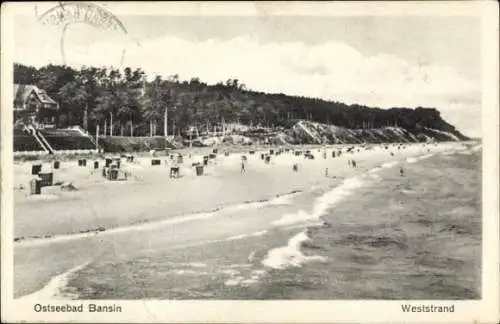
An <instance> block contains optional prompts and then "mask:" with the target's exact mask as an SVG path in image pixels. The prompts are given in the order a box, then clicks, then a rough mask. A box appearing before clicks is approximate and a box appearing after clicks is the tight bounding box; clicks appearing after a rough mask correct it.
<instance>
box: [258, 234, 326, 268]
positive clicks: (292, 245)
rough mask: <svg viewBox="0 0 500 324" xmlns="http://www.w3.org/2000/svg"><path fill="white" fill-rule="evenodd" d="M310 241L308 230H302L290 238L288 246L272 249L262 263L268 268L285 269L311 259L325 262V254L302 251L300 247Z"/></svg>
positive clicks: (299, 265)
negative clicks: (319, 254) (306, 253)
mask: <svg viewBox="0 0 500 324" xmlns="http://www.w3.org/2000/svg"><path fill="white" fill-rule="evenodd" d="M308 241H310V238H309V236H308V235H307V233H306V231H302V232H300V233H299V234H297V235H295V236H294V237H292V238H291V239H290V240H288V244H287V245H286V246H283V247H279V248H276V249H272V250H270V251H269V252H268V253H267V255H266V257H265V258H264V259H263V260H262V262H261V263H262V265H264V266H265V267H268V268H272V269H285V268H289V267H301V266H302V264H304V263H306V262H310V261H320V262H325V261H326V258H325V257H323V256H318V255H312V256H306V255H304V254H303V253H302V251H301V250H300V249H301V247H302V245H303V244H304V243H305V242H308Z"/></svg>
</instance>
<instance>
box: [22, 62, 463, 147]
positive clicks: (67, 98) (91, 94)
mask: <svg viewBox="0 0 500 324" xmlns="http://www.w3.org/2000/svg"><path fill="white" fill-rule="evenodd" d="M14 83H18V84H34V85H36V86H38V87H39V88H41V89H44V90H46V91H47V93H48V95H49V96H51V97H52V98H53V99H54V100H56V101H57V102H58V103H59V104H60V107H61V110H60V115H59V117H58V119H57V126H59V127H66V126H69V125H80V126H83V127H84V128H87V129H88V131H89V132H91V133H94V132H95V129H96V125H97V124H99V126H100V129H101V132H102V130H103V128H104V127H106V129H107V133H108V134H109V127H110V124H111V120H112V123H113V134H115V135H126V136H128V135H134V136H148V135H150V134H151V133H152V132H153V133H155V134H157V135H163V132H164V120H165V118H164V117H165V109H168V116H167V120H168V125H167V126H168V127H167V133H168V134H175V135H178V134H183V133H184V132H185V131H186V130H187V129H188V127H189V126H197V127H198V128H200V129H205V127H207V126H208V127H209V128H210V129H212V128H213V127H214V126H215V125H220V124H221V123H222V122H224V123H240V124H244V125H253V126H263V127H276V126H282V127H285V128H290V127H292V126H293V125H294V124H295V122H296V121H297V120H309V121H313V122H318V123H323V124H332V125H336V126H341V127H345V128H348V129H377V128H382V127H387V126H395V127H400V128H403V129H406V130H408V131H410V132H420V131H421V130H423V129H425V128H432V129H437V130H441V131H446V132H449V133H451V134H454V135H456V136H457V137H459V138H460V139H466V137H465V136H463V135H462V134H460V132H458V130H456V129H455V127H453V126H452V125H450V124H448V123H446V122H445V121H444V120H443V119H442V118H441V117H440V113H439V111H438V110H437V109H435V108H422V107H416V108H415V109H410V108H407V107H398V108H392V109H380V108H376V107H367V106H362V105H346V104H344V103H341V102H331V101H326V100H322V99H318V98H306V97H299V96H289V95H285V94H283V93H280V94H269V93H262V92H256V91H252V90H249V89H246V87H245V84H243V83H242V82H241V81H240V80H237V79H229V80H226V81H225V82H219V83H217V84H215V85H208V84H206V83H204V82H202V81H201V80H199V79H198V78H192V79H191V80H190V81H189V82H188V81H180V80H179V78H178V76H177V75H173V76H169V77H168V78H166V79H163V78H162V77H159V76H158V77H156V78H155V79H154V80H153V81H152V82H147V81H146V73H145V72H144V71H142V70H140V69H136V70H132V69H130V68H125V69H123V70H118V69H106V68H95V67H84V68H81V69H80V70H75V69H73V68H71V67H68V66H59V65H47V66H44V67H42V68H40V69H36V68H34V67H30V66H24V65H21V64H15V65H14ZM86 113H87V117H88V118H85V115H86ZM86 119H87V120H88V124H87V125H85V122H84V121H85V120H86Z"/></svg>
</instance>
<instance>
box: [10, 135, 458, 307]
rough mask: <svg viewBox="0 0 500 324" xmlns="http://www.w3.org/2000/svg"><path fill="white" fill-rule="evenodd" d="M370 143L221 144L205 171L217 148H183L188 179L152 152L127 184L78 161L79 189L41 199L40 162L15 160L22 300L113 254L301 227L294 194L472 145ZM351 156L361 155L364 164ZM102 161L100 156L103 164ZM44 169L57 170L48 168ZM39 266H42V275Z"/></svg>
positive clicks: (68, 170)
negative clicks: (32, 186)
mask: <svg viewBox="0 0 500 324" xmlns="http://www.w3.org/2000/svg"><path fill="white" fill-rule="evenodd" d="M385 146H388V148H387V149H386V148H385ZM398 146H399V147H400V148H399V149H398ZM349 147H353V149H352V153H347V152H346V151H347V149H348V148H349ZM367 147H368V149H367V148H366V147H362V146H360V145H336V146H329V147H294V148H291V150H290V151H288V152H283V153H282V154H280V155H271V160H270V163H269V164H266V163H265V162H264V161H263V160H262V159H261V154H262V153H269V148H267V149H266V150H265V151H264V150H263V149H261V150H256V151H255V152H254V154H249V153H248V151H249V150H254V149H253V148H245V150H246V152H240V153H231V154H230V155H229V156H225V154H224V149H223V148H222V149H219V152H218V154H217V156H216V158H215V159H211V160H210V161H209V165H208V166H207V167H206V168H205V170H204V171H205V174H204V175H203V176H197V175H196V173H195V170H194V168H193V167H192V166H191V165H192V163H195V162H202V156H203V155H204V154H206V152H207V151H211V149H208V148H207V149H205V150H204V151H200V149H197V150H194V149H193V150H192V151H188V150H184V151H183V155H184V163H183V164H182V165H181V167H180V174H181V177H180V178H177V179H171V178H170V177H169V167H170V166H171V165H172V161H171V160H169V158H168V157H159V159H161V165H159V166H152V165H151V159H152V158H151V157H147V156H141V157H137V158H136V159H135V161H134V162H126V161H125V159H122V166H121V169H122V170H123V171H126V172H128V173H129V176H128V177H127V180H126V181H108V180H106V179H104V178H103V177H102V175H101V169H100V168H99V169H95V170H94V169H93V160H92V161H90V160H89V161H88V162H87V166H86V167H79V166H78V164H77V161H64V162H63V163H62V164H61V167H60V169H58V170H54V171H55V172H54V181H55V182H59V183H68V182H71V183H72V185H73V186H74V187H75V188H76V189H75V190H73V191H64V190H62V189H61V187H60V186H52V187H45V188H43V189H42V194H41V195H36V196H29V194H28V189H29V187H28V182H29V180H30V179H31V178H32V176H31V175H30V171H31V165H32V164H34V163H36V161H30V162H23V163H16V164H15V166H14V170H15V177H14V182H15V187H16V189H15V194H14V195H15V207H14V217H15V222H14V223H15V229H14V233H15V234H14V236H15V238H16V243H15V273H16V276H15V284H14V287H15V296H16V297H20V296H24V295H28V294H31V293H34V292H36V291H38V290H40V289H42V288H43V287H44V286H46V285H47V284H49V282H50V280H51V279H52V278H54V277H55V276H57V275H61V274H65V273H66V272H67V271H69V270H71V269H74V268H75V267H79V266H82V265H85V264H86V263H88V262H90V261H91V260H96V259H99V258H106V256H108V255H110V254H112V255H113V258H117V259H120V258H122V257H125V256H126V257H127V258H130V257H131V254H133V253H134V251H141V252H140V253H147V251H148V250H151V251H158V249H161V250H162V251H167V250H168V251H172V250H175V249H176V248H179V247H183V248H185V247H189V246H200V245H202V243H203V242H210V241H218V240H223V241H224V240H237V239H240V238H242V237H245V236H249V235H250V236H252V235H253V236H254V237H257V236H259V235H262V234H263V233H265V232H268V231H271V230H276V229H277V228H296V227H297V224H296V222H295V221H294V219H293V217H292V218H291V219H290V217H288V218H287V217H286V215H287V212H286V205H287V199H289V198H290V197H293V196H294V195H297V194H300V193H302V194H305V195H304V196H303V198H302V199H304V200H305V201H306V200H308V199H312V198H310V197H313V194H314V197H315V196H317V193H318V192H326V193H328V192H329V191H330V192H331V190H333V189H335V188H340V187H342V188H343V189H342V190H344V191H343V192H340V191H337V192H333V194H330V197H329V198H328V199H329V200H328V204H331V203H332V201H334V200H335V199H342V197H343V196H346V195H347V194H349V193H350V192H351V191H352V190H354V189H356V184H355V182H352V181H351V180H352V179H358V178H359V177H363V176H370V174H374V173H376V172H377V171H379V170H392V172H394V173H395V174H399V172H400V170H399V167H396V166H402V167H403V168H411V164H412V163H414V162H415V161H417V160H419V159H422V158H427V157H430V156H432V155H435V154H439V153H443V154H446V152H456V151H460V150H465V149H466V148H467V147H466V146H465V145H464V143H460V142H453V143H440V144H422V143H418V144H407V143H405V144H387V145H385V144H383V145H368V146H367ZM271 149H274V150H275V151H276V150H278V149H279V148H271ZM293 150H301V151H305V150H310V152H311V154H313V155H314V159H306V158H305V157H304V156H303V155H300V156H296V155H295V154H294V152H293ZM339 150H341V151H342V155H341V156H340V157H339V156H338V155H337V156H336V157H335V158H333V157H332V151H335V152H338V151H339ZM391 153H392V154H391ZM242 155H245V156H246V157H247V161H246V163H245V172H241V169H240V168H241V157H242ZM325 156H326V158H325ZM165 160H167V161H169V162H168V164H166V163H165ZM348 160H355V161H356V168H354V167H351V166H350V164H349V163H348ZM103 163H104V161H103V160H99V164H100V166H102V164H103ZM293 164H297V166H298V171H297V172H294V171H293V170H292V165H293ZM43 168H44V169H46V168H47V169H48V168H49V164H48V163H45V164H44V166H43ZM349 181H350V182H349ZM308 194H310V195H311V196H308ZM334 196H335V197H334ZM308 197H309V198H308ZM75 206H78V207H79V208H75ZM262 206H274V207H273V208H276V209H275V210H274V211H273V212H272V213H260V214H259V212H258V211H257V212H256V210H258V209H259V208H262ZM280 208H282V210H281V211H280ZM325 208H326V207H325ZM320 216H321V211H317V212H314V211H313V212H311V213H310V214H309V218H310V220H311V221H312V222H313V223H314V222H315V223H318V222H319V217H320ZM294 217H296V216H294ZM306 218H307V217H306ZM299 226H303V224H300V225H299ZM138 247H140V248H138ZM33 267H37V268H38V271H37V272H36V273H34V272H33V271H32V269H33ZM61 280H62V279H61Z"/></svg>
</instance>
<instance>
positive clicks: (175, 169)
mask: <svg viewBox="0 0 500 324" xmlns="http://www.w3.org/2000/svg"><path fill="white" fill-rule="evenodd" d="M178 177H179V167H170V178H178Z"/></svg>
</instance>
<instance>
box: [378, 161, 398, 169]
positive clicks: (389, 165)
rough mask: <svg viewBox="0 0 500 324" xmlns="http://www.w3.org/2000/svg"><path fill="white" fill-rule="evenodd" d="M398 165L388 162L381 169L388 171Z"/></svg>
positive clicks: (395, 162)
mask: <svg viewBox="0 0 500 324" xmlns="http://www.w3.org/2000/svg"><path fill="white" fill-rule="evenodd" d="M396 164H398V161H392V162H386V163H384V164H382V165H381V167H382V168H384V169H388V168H392V167H393V166H395V165H396Z"/></svg>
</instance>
